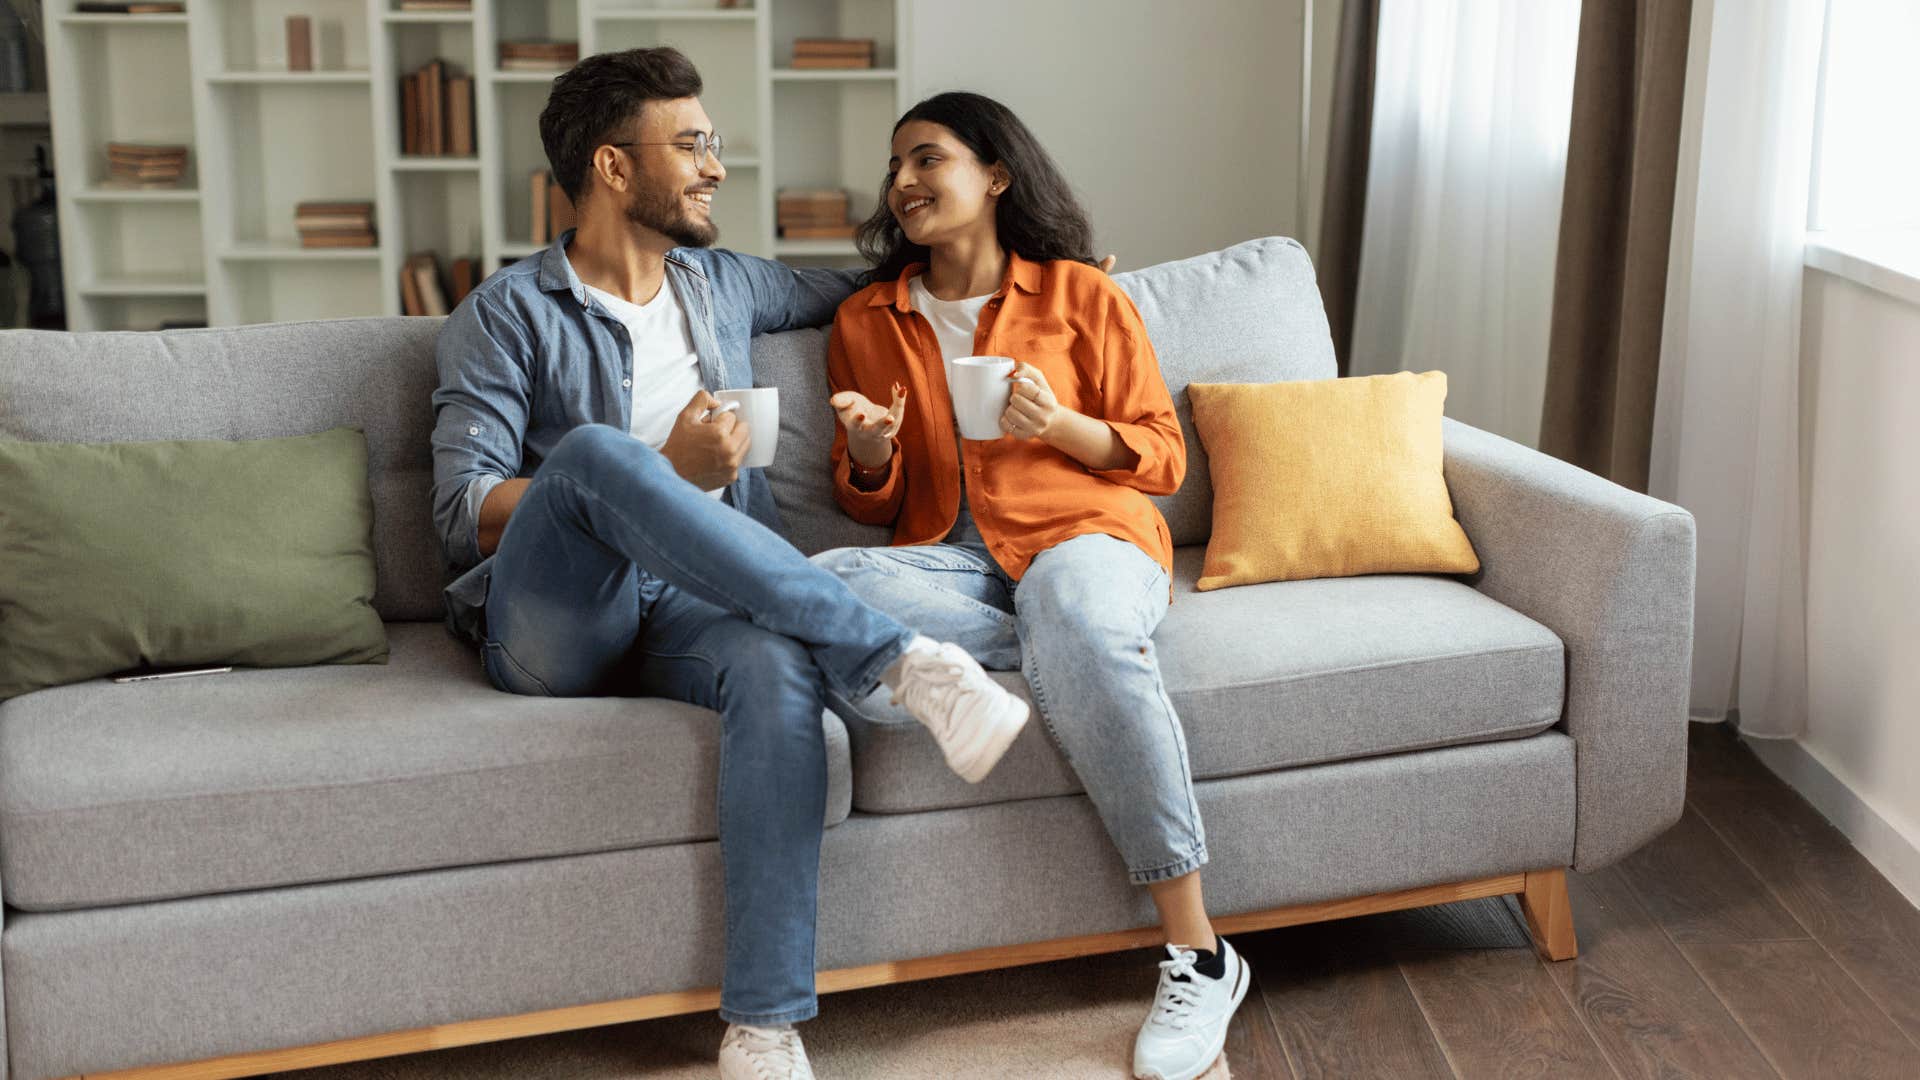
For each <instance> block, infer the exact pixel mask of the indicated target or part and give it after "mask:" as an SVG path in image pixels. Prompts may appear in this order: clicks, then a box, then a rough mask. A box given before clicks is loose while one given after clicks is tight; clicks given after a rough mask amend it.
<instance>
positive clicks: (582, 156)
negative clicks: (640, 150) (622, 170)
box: [540, 47, 700, 205]
mask: <svg viewBox="0 0 1920 1080" xmlns="http://www.w3.org/2000/svg"><path fill="white" fill-rule="evenodd" d="M699 96H700V72H699V71H698V70H697V69H696V68H695V67H694V66H693V61H691V60H689V59H687V57H686V54H684V53H682V52H681V51H680V50H679V49H674V48H664V47H663V48H658V49H628V50H627V51H625V52H609V53H596V54H594V55H593V56H589V57H587V58H586V59H584V60H582V61H580V62H579V63H577V64H575V65H573V67H572V68H570V69H568V71H567V72H566V73H565V74H564V75H561V76H560V77H559V78H557V79H555V80H553V92H552V93H550V94H548V95H547V107H546V108H545V109H543V110H541V112H540V142H541V143H542V144H544V145H545V146H546V148H547V165H548V167H550V168H551V169H553V178H554V179H555V180H556V181H558V182H559V184H560V188H561V190H563V191H565V192H566V193H567V198H569V199H571V200H573V202H574V203H575V204H576V205H577V204H578V203H579V202H580V196H581V195H582V194H583V193H584V192H585V191H586V189H587V171H588V170H589V169H591V168H592V167H593V151H594V149H595V148H596V147H599V146H602V145H605V144H606V143H610V142H621V141H624V140H626V139H629V138H632V137H633V132H632V125H633V124H634V122H635V121H637V120H638V119H639V118H640V111H641V109H642V108H643V107H644V106H645V105H646V104H647V102H649V101H673V100H676V99H678V98H690V97H699Z"/></svg>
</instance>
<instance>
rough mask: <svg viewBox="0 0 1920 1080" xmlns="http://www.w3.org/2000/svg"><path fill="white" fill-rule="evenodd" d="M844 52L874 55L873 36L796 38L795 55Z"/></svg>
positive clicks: (794, 40) (836, 54) (830, 54)
mask: <svg viewBox="0 0 1920 1080" xmlns="http://www.w3.org/2000/svg"><path fill="white" fill-rule="evenodd" d="M844 53H856V54H862V55H866V56H872V55H873V39H872V38H794V39H793V55H795V56H818V55H828V56H838V55H841V54H844Z"/></svg>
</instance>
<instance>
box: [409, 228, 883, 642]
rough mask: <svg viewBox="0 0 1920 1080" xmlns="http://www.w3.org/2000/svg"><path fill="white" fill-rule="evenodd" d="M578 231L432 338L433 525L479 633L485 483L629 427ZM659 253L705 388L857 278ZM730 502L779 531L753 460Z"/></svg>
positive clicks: (484, 574) (613, 351) (611, 328)
mask: <svg viewBox="0 0 1920 1080" xmlns="http://www.w3.org/2000/svg"><path fill="white" fill-rule="evenodd" d="M572 239H573V230H571V229H569V230H567V231H566V232H565V233H562V234H561V236H560V238H559V239H558V240H556V241H554V243H553V245H552V246H551V247H549V248H547V249H546V250H545V251H542V252H539V253H538V254H535V255H530V256H528V257H527V258H524V259H522V260H520V261H519V262H517V263H514V264H513V265H512V266H509V267H506V268H505V269H503V270H501V271H500V272H499V273H497V274H494V275H493V276H492V277H490V278H488V279H487V280H486V281H485V282H483V283H482V284H481V285H480V286H479V287H478V288H476V289H474V291H473V292H472V294H470V295H469V296H468V297H467V298H466V299H465V300H463V301H462V302H461V304H460V306H459V308H458V309H456V310H455V311H454V312H453V314H452V315H451V316H449V317H448V319H447V322H446V325H445V326H444V327H442V328H441V330H440V338H439V341H438V342H437V343H436V346H435V353H436V358H437V363H438V366H439V372H440V387H439V389H438V390H435V391H434V394H433V409H434V425H433V523H434V526H435V527H436V528H438V529H439V531H440V544H441V548H442V550H443V551H444V552H445V554H446V558H447V564H448V567H449V568H450V569H451V571H452V572H453V574H454V575H456V576H455V578H454V581H453V583H452V584H451V585H449V586H447V589H446V598H447V625H448V626H449V627H450V628H452V629H453V630H454V632H455V633H457V634H460V635H461V636H464V637H468V638H471V639H473V640H475V641H479V640H482V639H483V637H484V633H485V630H484V627H485V621H484V619H485V613H486V602H487V585H488V580H489V576H490V569H491V563H492V557H491V556H489V557H486V558H482V557H481V554H480V541H479V525H480V504H481V503H482V502H483V501H485V499H486V497H487V493H488V492H490V491H492V490H493V488H494V485H496V484H498V483H500V481H502V480H507V479H511V478H513V477H520V476H532V475H533V474H534V472H535V470H537V469H538V468H539V467H540V463H541V462H542V461H544V460H545V459H546V457H547V455H548V454H551V453H552V452H553V448H554V447H555V446H556V445H557V444H558V443H559V442H560V438H561V436H563V435H565V434H566V433H567V432H569V431H572V430H573V429H574V428H576V427H579V426H581V425H582V424H610V425H612V426H614V427H617V428H619V429H620V430H621V431H626V430H628V429H629V427H630V426H631V423H632V413H633V391H632V382H631V380H632V378H633V344H632V342H631V341H630V340H629V338H628V336H627V330H626V327H625V326H624V325H622V324H621V322H620V320H619V319H617V318H615V317H614V316H613V315H612V314H611V313H610V312H608V311H607V309H606V308H605V307H604V306H603V305H602V304H601V303H600V302H599V301H598V300H596V299H594V298H593V297H592V296H591V295H589V294H588V292H587V289H586V286H584V285H582V284H581V282H580V277H579V275H578V274H576V273H574V270H573V264H572V263H571V262H569V261H568V259H567V255H566V248H567V245H568V243H569V242H570V241H571V240H572ZM666 261H667V280H666V286H667V287H669V288H671V289H673V291H674V295H675V296H676V297H678V298H679V300H680V303H681V305H682V306H683V307H685V309H686V312H687V326H688V328H689V330H691V332H692V334H693V349H694V352H695V354H696V355H697V356H698V357H699V360H700V379H701V382H702V384H703V385H705V387H706V388H707V389H708V390H729V389H734V388H739V387H749V386H752V385H753V369H752V363H751V354H750V343H751V341H752V339H753V336H754V335H755V334H765V333H772V332H774V331H778V330H791V329H795V328H797V327H804V326H823V325H825V324H827V323H828V322H830V321H832V319H833V312H834V309H835V308H837V307H838V306H839V305H840V301H842V300H844V299H846V298H847V297H848V296H849V295H851V294H852V292H853V291H854V290H855V289H856V288H857V287H859V286H860V285H861V284H862V283H863V281H864V275H863V274H862V273H860V272H856V271H844V270H819V269H794V268H791V267H788V266H786V265H784V264H782V263H777V262H771V261H769V260H766V259H758V258H755V257H753V256H751V255H741V254H739V253H737V252H732V251H724V250H720V249H716V248H677V249H675V250H673V251H671V252H669V253H668V254H667V260H666ZM642 389H643V390H644V389H645V388H644V387H643V388H642ZM676 404H678V403H676ZM726 499H727V501H728V502H729V503H731V504H732V505H734V506H736V507H739V508H741V509H742V510H744V511H746V512H747V513H748V514H751V515H752V516H753V517H754V518H755V519H757V520H758V521H760V522H761V523H762V524H764V525H766V526H768V527H769V528H773V529H775V530H778V529H779V528H780V516H779V511H778V510H777V509H776V508H775V506H774V502H773V492H772V491H771V489H769V488H768V486H767V481H766V477H764V476H763V475H761V471H760V470H759V469H746V470H742V471H741V474H740V477H739V479H738V480H736V481H735V482H734V483H733V484H732V485H730V486H729V487H728V488H727V492H726Z"/></svg>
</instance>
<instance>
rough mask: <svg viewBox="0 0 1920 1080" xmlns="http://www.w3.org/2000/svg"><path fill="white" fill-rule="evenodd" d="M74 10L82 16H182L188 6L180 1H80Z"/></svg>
mask: <svg viewBox="0 0 1920 1080" xmlns="http://www.w3.org/2000/svg"><path fill="white" fill-rule="evenodd" d="M73 10H74V11H75V12H77V13H78V14H81V15H180V14H183V13H185V11H186V10H187V5H186V4H184V3H180V2H178V0H80V2H79V3H78V4H75V5H74V6H73Z"/></svg>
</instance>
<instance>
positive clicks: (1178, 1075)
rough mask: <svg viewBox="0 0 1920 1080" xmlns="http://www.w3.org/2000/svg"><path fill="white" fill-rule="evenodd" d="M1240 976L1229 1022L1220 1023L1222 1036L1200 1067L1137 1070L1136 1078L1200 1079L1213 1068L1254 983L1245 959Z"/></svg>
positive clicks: (1234, 990)
mask: <svg viewBox="0 0 1920 1080" xmlns="http://www.w3.org/2000/svg"><path fill="white" fill-rule="evenodd" d="M1239 976H1240V977H1239V978H1238V979H1236V980H1235V981H1234V985H1233V1008H1231V1009H1228V1010H1227V1022H1226V1023H1224V1024H1221V1025H1220V1037H1219V1038H1218V1039H1215V1040H1214V1042H1213V1045H1212V1046H1209V1047H1208V1048H1207V1053H1206V1056H1205V1058H1204V1059H1203V1061H1204V1063H1203V1064H1202V1065H1201V1066H1200V1067H1199V1068H1197V1069H1193V1070H1188V1071H1176V1072H1161V1071H1160V1070H1159V1069H1155V1068H1148V1069H1147V1070H1146V1071H1144V1072H1135V1073H1134V1074H1133V1076H1134V1080H1199V1078H1200V1077H1202V1076H1205V1075H1206V1074H1207V1070H1208V1069H1211V1068H1213V1063H1214V1062H1216V1061H1219V1060H1220V1053H1221V1051H1223V1050H1225V1049H1226V1048H1227V1028H1228V1027H1230V1026H1232V1024H1233V1014H1234V1013H1236V1012H1239V1011H1240V1003H1241V1002H1242V1001H1244V1000H1246V997H1247V987H1249V986H1250V985H1252V983H1253V979H1252V976H1251V975H1250V974H1249V969H1248V967H1247V962H1246V960H1245V959H1242V960H1241V961H1240V972H1239Z"/></svg>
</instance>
